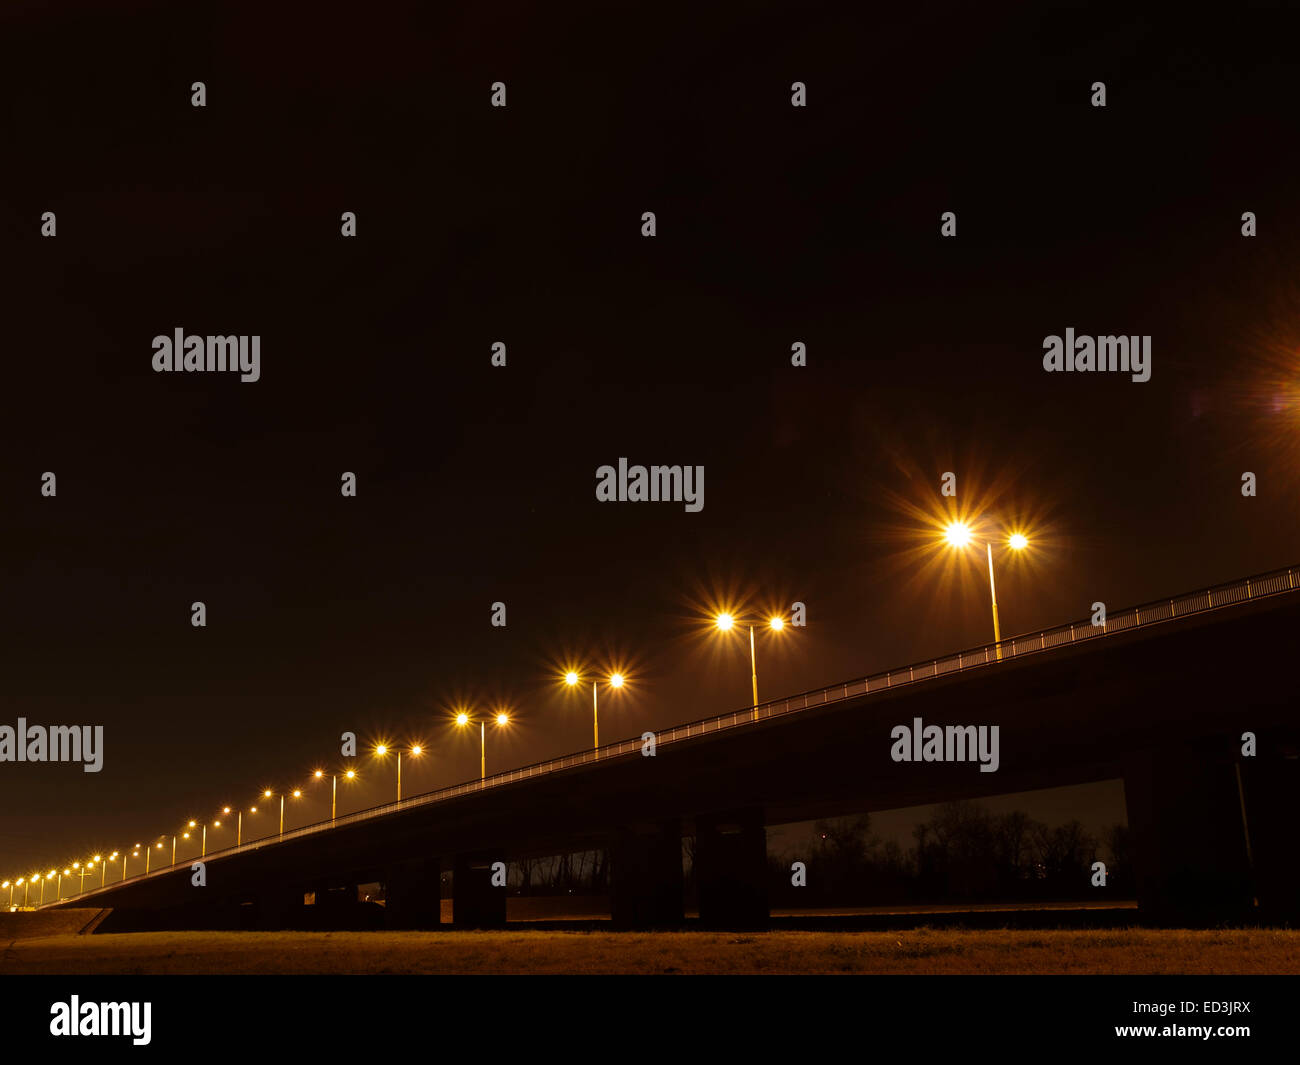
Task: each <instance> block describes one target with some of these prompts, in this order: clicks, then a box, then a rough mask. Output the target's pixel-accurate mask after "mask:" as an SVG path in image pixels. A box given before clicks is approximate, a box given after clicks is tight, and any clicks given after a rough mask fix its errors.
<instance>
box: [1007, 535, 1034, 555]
mask: <svg viewBox="0 0 1300 1065" xmlns="http://www.w3.org/2000/svg"><path fill="white" fill-rule="evenodd" d="M1007 543H1008V544H1010V545H1011V549H1012V550H1013V551H1023V550H1024V549H1025V548H1026V547H1028V546H1029V540H1028V539H1027V538H1026V537H1025V534H1024V533H1012V534H1011V539H1010V540H1008V541H1007Z"/></svg>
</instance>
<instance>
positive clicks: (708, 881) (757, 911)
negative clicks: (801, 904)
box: [695, 808, 770, 928]
mask: <svg viewBox="0 0 1300 1065" xmlns="http://www.w3.org/2000/svg"><path fill="white" fill-rule="evenodd" d="M695 884H696V887H697V889H698V892H699V900H700V923H701V924H704V925H707V926H710V927H714V928H762V927H766V925H767V923H768V919H769V917H770V914H769V911H768V904H767V829H766V827H765V826H764V823H763V812H762V810H760V809H756V808H750V809H746V810H737V811H733V812H731V813H726V814H706V815H701V816H699V817H696V819H695Z"/></svg>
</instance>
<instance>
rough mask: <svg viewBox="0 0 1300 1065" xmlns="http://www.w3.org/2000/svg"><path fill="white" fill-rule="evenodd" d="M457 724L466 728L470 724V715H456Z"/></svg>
mask: <svg viewBox="0 0 1300 1065" xmlns="http://www.w3.org/2000/svg"><path fill="white" fill-rule="evenodd" d="M456 724H457V725H459V726H460V727H461V728H464V727H465V726H466V725H468V724H469V714H465V713H461V714H457V715H456Z"/></svg>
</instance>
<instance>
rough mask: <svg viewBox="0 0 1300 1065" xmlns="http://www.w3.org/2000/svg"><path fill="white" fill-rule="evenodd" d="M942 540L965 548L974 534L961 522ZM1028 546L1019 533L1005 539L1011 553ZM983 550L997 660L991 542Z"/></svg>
mask: <svg viewBox="0 0 1300 1065" xmlns="http://www.w3.org/2000/svg"><path fill="white" fill-rule="evenodd" d="M943 538H944V539H945V540H947V541H948V543H949V544H951V545H952V546H953V547H956V548H959V549H960V548H965V547H967V546H968V545H970V544H971V543H972V542H974V541H975V539H976V537H975V533H974V531H973V530H972V529H971V527H970V526H969V525H967V524H966V523H965V522H962V521H954V522H951V523H950V524H949V525H948V526H947V527H946V528H945V529H944V531H943ZM1028 546H1029V539H1028V537H1026V536H1025V534H1024V533H1021V532H1013V533H1012V534H1011V535H1010V536H1008V537H1007V547H1009V548H1010V549H1011V550H1012V551H1023V550H1024V549H1025V548H1026V547H1028ZM984 550H985V553H986V555H987V556H988V562H989V602H990V604H991V605H992V607H993V644H994V646H995V647H996V649H997V656H998V658H1001V657H1002V629H1001V626H1000V625H999V624H998V589H997V584H996V582H995V581H994V579H993V542H992V541H991V540H985V541H984Z"/></svg>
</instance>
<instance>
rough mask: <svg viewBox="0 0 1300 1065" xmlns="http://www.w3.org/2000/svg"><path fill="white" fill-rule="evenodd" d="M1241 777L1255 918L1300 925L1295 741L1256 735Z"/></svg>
mask: <svg viewBox="0 0 1300 1065" xmlns="http://www.w3.org/2000/svg"><path fill="white" fill-rule="evenodd" d="M1241 775H1242V786H1243V790H1244V792H1245V796H1246V825H1247V829H1248V830H1249V833H1250V849H1251V858H1252V860H1253V865H1254V871H1255V894H1256V897H1257V898H1258V900H1259V911H1260V916H1261V917H1262V918H1264V919H1265V920H1268V921H1292V922H1294V921H1296V920H1300V817H1297V816H1296V814H1297V811H1300V741H1297V739H1296V738H1294V737H1292V738H1288V739H1283V738H1279V737H1270V736H1265V735H1261V736H1260V737H1259V748H1258V750H1257V752H1256V754H1255V756H1254V757H1252V758H1243V759H1242V760H1241Z"/></svg>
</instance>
